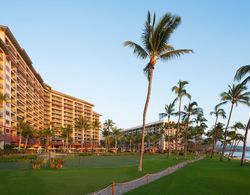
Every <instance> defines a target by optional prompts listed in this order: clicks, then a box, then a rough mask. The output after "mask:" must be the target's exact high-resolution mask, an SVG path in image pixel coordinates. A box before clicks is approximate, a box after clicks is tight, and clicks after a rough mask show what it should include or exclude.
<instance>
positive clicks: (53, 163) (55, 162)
mask: <svg viewBox="0 0 250 195" xmlns="http://www.w3.org/2000/svg"><path fill="white" fill-rule="evenodd" d="M50 168H51V169H61V168H63V160H62V159H61V158H52V159H50Z"/></svg>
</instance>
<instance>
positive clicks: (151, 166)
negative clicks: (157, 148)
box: [0, 154, 183, 195]
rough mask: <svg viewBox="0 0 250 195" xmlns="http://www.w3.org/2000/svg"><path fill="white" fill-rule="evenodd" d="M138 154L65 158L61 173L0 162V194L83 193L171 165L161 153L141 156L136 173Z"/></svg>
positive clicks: (172, 163)
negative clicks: (140, 167)
mask: <svg viewBox="0 0 250 195" xmlns="http://www.w3.org/2000/svg"><path fill="white" fill-rule="evenodd" d="M137 158H138V155H129V156H128V155H126V156H100V157H94V156H88V157H82V158H81V160H80V161H79V158H78V157H76V158H68V159H67V160H66V161H65V164H64V165H65V166H64V168H63V169H61V170H51V169H41V170H32V169H31V168H30V167H31V166H30V164H29V163H28V162H26V163H25V162H22V163H20V164H19V163H18V164H16V163H0V192H1V194H8V195H9V194H43V195H44V194H56V195H59V194H84V193H87V192H92V191H96V190H99V189H101V188H103V187H105V186H107V185H109V184H111V183H112V181H115V182H122V181H128V180H131V179H133V178H136V177H140V176H142V175H144V174H146V173H152V172H157V171H160V170H162V169H164V168H166V167H168V166H171V165H174V164H176V163H178V162H180V161H183V158H179V160H175V158H174V157H171V158H167V156H166V155H164V154H158V155H145V160H144V171H143V173H138V172H137V166H136V163H137Z"/></svg>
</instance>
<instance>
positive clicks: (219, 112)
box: [210, 104, 227, 158]
mask: <svg viewBox="0 0 250 195" xmlns="http://www.w3.org/2000/svg"><path fill="white" fill-rule="evenodd" d="M210 115H214V116H215V122H214V128H215V127H216V126H217V123H218V119H219V117H222V118H223V119H225V118H227V116H226V112H225V110H224V109H223V108H220V104H218V105H216V106H215V107H214V110H213V111H212V112H210ZM211 139H212V142H213V145H212V149H211V153H210V158H213V155H214V149H215V147H216V142H217V141H216V139H215V138H213V137H212V138H211Z"/></svg>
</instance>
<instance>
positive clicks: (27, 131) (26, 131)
mask: <svg viewBox="0 0 250 195" xmlns="http://www.w3.org/2000/svg"><path fill="white" fill-rule="evenodd" d="M33 133H34V130H33V128H32V127H31V126H30V124H28V123H27V124H26V125H25V127H24V128H23V130H22V136H23V137H24V138H25V145H24V149H26V148H27V145H28V141H29V138H30V137H32V135H33Z"/></svg>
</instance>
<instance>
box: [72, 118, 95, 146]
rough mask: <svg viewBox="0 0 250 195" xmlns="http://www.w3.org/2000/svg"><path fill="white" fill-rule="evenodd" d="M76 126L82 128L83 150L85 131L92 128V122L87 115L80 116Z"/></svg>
mask: <svg viewBox="0 0 250 195" xmlns="http://www.w3.org/2000/svg"><path fill="white" fill-rule="evenodd" d="M75 128H77V129H80V130H81V131H82V133H81V150H82V149H83V144H84V132H85V131H87V130H89V129H90V128H91V126H90V122H89V120H88V119H87V118H86V117H83V116H80V117H79V118H77V119H76V121H75Z"/></svg>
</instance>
